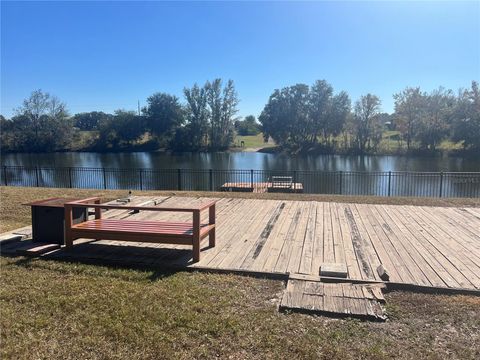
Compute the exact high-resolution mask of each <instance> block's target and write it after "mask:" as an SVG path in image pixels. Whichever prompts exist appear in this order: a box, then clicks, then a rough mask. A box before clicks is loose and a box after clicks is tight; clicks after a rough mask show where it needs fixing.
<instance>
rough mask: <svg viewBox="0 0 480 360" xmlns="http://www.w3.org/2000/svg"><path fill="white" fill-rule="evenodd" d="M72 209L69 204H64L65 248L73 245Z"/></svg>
mask: <svg viewBox="0 0 480 360" xmlns="http://www.w3.org/2000/svg"><path fill="white" fill-rule="evenodd" d="M72 210H73V206H72V205H69V204H65V245H66V247H67V248H71V247H72V246H73V238H72V226H73V220H72Z"/></svg>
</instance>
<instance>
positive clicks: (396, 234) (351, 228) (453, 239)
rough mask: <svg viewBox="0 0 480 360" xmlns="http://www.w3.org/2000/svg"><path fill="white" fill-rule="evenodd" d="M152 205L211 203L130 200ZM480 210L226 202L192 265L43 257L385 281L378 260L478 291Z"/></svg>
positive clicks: (412, 280)
mask: <svg viewBox="0 0 480 360" xmlns="http://www.w3.org/2000/svg"><path fill="white" fill-rule="evenodd" d="M153 200H155V201H156V202H157V203H158V204H160V203H161V206H182V205H185V206H186V205H191V204H192V203H201V202H204V201H206V198H187V197H145V196H141V197H133V198H132V201H131V203H130V204H138V205H140V204H146V203H147V202H149V205H151V202H152V201H153ZM479 214H480V210H479V209H478V208H465V209H463V208H438V207H425V206H420V207H417V206H394V205H359V204H345V203H321V202H303V201H286V200H259V199H229V198H222V199H219V200H218V203H217V245H216V246H215V247H214V248H209V247H208V244H207V243H206V242H203V243H202V255H201V260H200V262H198V263H196V264H192V261H191V260H192V259H191V250H190V248H189V247H187V246H183V245H176V246H173V245H166V244H146V243H135V244H131V243H125V242H119V241H106V240H99V241H81V240H79V241H76V242H75V244H77V245H76V246H74V247H73V249H72V250H71V251H65V250H64V249H60V250H56V251H53V252H50V253H48V254H45V255H41V256H45V257H57V258H74V259H76V260H79V261H82V260H97V261H99V262H101V261H105V262H107V261H112V262H117V263H143V264H153V265H166V266H169V265H175V266H188V267H193V268H195V267H200V268H211V269H220V270H239V271H255V272H262V273H274V272H275V273H283V274H287V273H301V274H306V275H315V276H318V273H319V267H320V265H321V264H322V263H323V262H331V263H344V264H345V265H346V267H347V270H348V278H349V279H351V280H363V281H378V280H380V279H379V276H378V274H377V271H376V269H377V266H378V265H380V264H382V265H383V266H384V267H386V268H387V269H388V271H389V273H390V281H392V282H395V283H403V284H412V285H419V286H432V287H440V288H456V289H470V290H478V291H480V216H479ZM190 216H191V215H189V214H178V213H168V212H160V213H157V212H144V211H142V212H139V213H131V212H127V211H124V210H109V211H107V212H105V213H104V218H112V219H127V218H128V219H129V220H162V221H169V220H170V221H172V220H175V221H189V220H190ZM202 219H203V220H206V214H204V215H203V218H202ZM21 243H22V244H21V245H22V246H24V245H25V243H24V242H23V241H22V242H21ZM18 246H20V245H19V244H17V243H10V244H5V245H3V244H2V252H5V253H8V252H11V253H15V247H18ZM346 291H350V290H349V289H347V290H346ZM312 296H313V295H311V294H309V293H306V295H305V301H306V303H307V304H308V306H315V304H316V302H318V301H320V300H319V299H316V298H312ZM322 301H323V300H322ZM350 302H352V304H351V306H352V307H354V308H356V307H361V306H362V305H361V304H360V303H357V302H356V301H353V300H351V299H350V298H349V297H345V296H344V297H343V300H341V301H340V300H339V301H338V302H336V300H335V302H334V303H330V300H327V304H326V306H327V307H328V308H335V309H336V308H341V307H346V304H349V303H350ZM322 304H323V302H322ZM322 306H323V305H322Z"/></svg>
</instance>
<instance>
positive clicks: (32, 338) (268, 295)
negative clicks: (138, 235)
mask: <svg viewBox="0 0 480 360" xmlns="http://www.w3.org/2000/svg"><path fill="white" fill-rule="evenodd" d="M1 269H2V286H1V289H0V302H1V303H0V326H1V329H2V333H1V340H2V346H1V356H2V358H3V359H22V358H45V359H46V358H48V359H70V358H71V359H81V358H98V359H107V358H109V359H112V358H118V359H159V358H161V359H191V358H205V359H210V358H220V359H265V358H267V359H286V358H292V359H297V358H298V359H319V358H320V359H360V358H365V359H386V358H405V359H411V358H432V359H434V358H437V359H445V358H450V359H452V358H458V359H475V358H478V356H480V328H479V324H480V311H479V308H480V298H479V297H465V296H440V295H438V296H433V295H421V294H410V293H402V292H393V293H390V294H387V303H388V312H389V314H390V317H391V320H390V321H388V322H386V323H370V322H361V321H357V320H334V319H328V318H324V317H316V316H310V315H301V314H283V313H278V312H277V309H276V306H277V304H278V299H279V296H280V294H281V291H282V289H283V284H282V283H281V282H279V281H273V280H263V279H254V278H249V277H241V276H234V275H218V274H216V275H215V274H206V273H188V272H178V273H175V274H172V273H167V272H156V271H145V270H143V271H140V270H132V269H118V268H117V269H115V268H109V267H102V266H91V265H81V264H75V263H60V262H53V261H43V260H30V259H25V258H15V259H9V258H7V259H5V258H2V259H1Z"/></svg>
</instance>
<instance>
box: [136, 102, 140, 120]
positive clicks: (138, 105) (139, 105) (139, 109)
mask: <svg viewBox="0 0 480 360" xmlns="http://www.w3.org/2000/svg"><path fill="white" fill-rule="evenodd" d="M137 102H138V116H140V100H137Z"/></svg>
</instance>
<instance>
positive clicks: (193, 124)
mask: <svg viewBox="0 0 480 360" xmlns="http://www.w3.org/2000/svg"><path fill="white" fill-rule="evenodd" d="M183 93H184V95H185V99H186V100H187V105H186V107H185V112H186V122H187V125H186V130H182V132H181V134H179V137H180V135H181V138H182V140H183V138H185V137H187V136H188V137H190V139H191V146H192V147H191V150H197V149H199V148H202V147H204V146H206V145H207V136H208V135H207V134H208V122H209V118H210V112H209V109H208V107H207V101H208V99H207V91H206V89H205V87H202V88H200V87H199V86H198V85H197V84H195V85H193V87H192V88H190V89H189V88H185V89H184V90H183ZM187 133H188V135H187ZM176 138H177V137H176ZM176 141H177V140H175V142H176ZM182 143H183V144H184V143H185V142H184V141H182ZM175 147H178V145H176V146H175ZM183 150H186V149H183Z"/></svg>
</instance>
